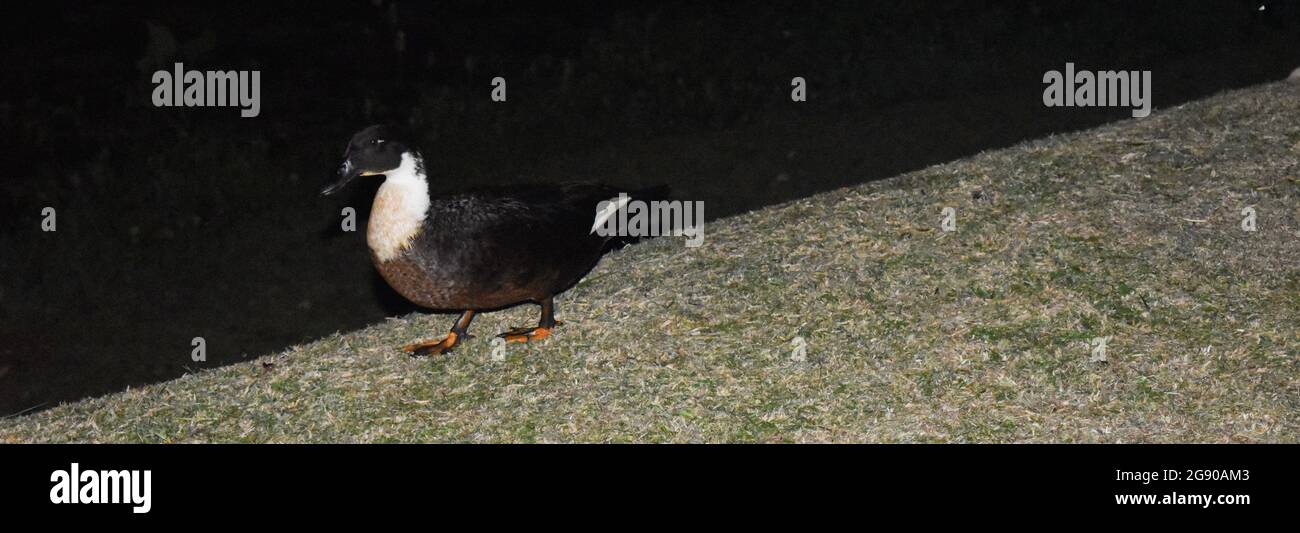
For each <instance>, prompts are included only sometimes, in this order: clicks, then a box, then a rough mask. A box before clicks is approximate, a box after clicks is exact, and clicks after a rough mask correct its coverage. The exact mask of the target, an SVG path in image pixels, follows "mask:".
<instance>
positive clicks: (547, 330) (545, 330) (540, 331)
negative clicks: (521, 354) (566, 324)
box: [497, 296, 560, 342]
mask: <svg viewBox="0 0 1300 533" xmlns="http://www.w3.org/2000/svg"><path fill="white" fill-rule="evenodd" d="M541 304H542V318H541V320H538V321H537V327H535V328H515V329H512V330H510V331H507V332H505V333H502V334H500V335H497V336H498V337H501V338H503V339H505V340H506V342H537V341H540V340H542V339H545V338H547V337H549V336H551V330H552V329H555V326H558V325H560V322H559V321H558V320H555V297H553V296H547V297H546V299H545V300H542V301H541Z"/></svg>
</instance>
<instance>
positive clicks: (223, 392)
mask: <svg viewBox="0 0 1300 533" xmlns="http://www.w3.org/2000/svg"><path fill="white" fill-rule="evenodd" d="M1207 117H1208V118H1207ZM1298 135H1300V89H1298V88H1297V86H1295V85H1290V84H1271V85H1266V86H1261V87H1255V88H1251V89H1247V90H1242V91H1236V92H1232V93H1227V94H1223V95H1219V96H1216V97H1214V98H1210V99H1207V100H1204V101H1200V102H1196V103H1192V104H1188V105H1185V106H1181V107H1179V108H1176V109H1172V110H1165V111H1163V112H1160V113H1157V114H1155V115H1153V116H1152V117H1150V118H1148V119H1144V120H1130V121H1123V122H1120V123H1115V124H1112V125H1108V126H1105V127H1102V128H1098V129H1095V130H1091V131H1087V132H1082V133H1079V134H1073V135H1068V136H1060V137H1053V138H1048V139H1044V140H1039V141H1034V142H1030V143H1025V144H1022V145H1019V146H1015V147H1012V148H1009V149H1005V150H1000V151H995V152H987V153H984V154H981V155H978V156H976V157H972V158H969V159H965V160H961V161H955V162H952V163H948V164H944V165H939V166H935V167H931V168H928V169H924V170H921V171H918V172H915V173H911V174H907V175H903V176H899V177H896V178H893V179H888V180H884V181H879V182H873V183H868V184H864V185H861V186H857V187H853V188H848V189H841V190H837V191H832V192H829V193H826V194H821V195H818V196H814V197H811V198H807V199H803V200H798V201H795V202H792V203H788V204H784V205H779V206H775V207H771V208H768V209H764V210H761V211H757V212H752V213H748V214H744V215H741V216H737V217H732V218H729V219H724V220H719V221H716V222H714V223H712V225H711V226H710V227H709V228H708V233H707V238H706V241H705V245H704V246H703V247H700V248H695V249H688V248H685V247H684V246H683V244H682V242H681V240H680V239H676V240H674V239H659V240H656V241H651V242H647V243H643V244H641V245H638V246H634V247H631V248H629V249H626V250H624V251H621V252H618V253H615V254H613V255H611V256H610V257H607V258H606V259H605V260H604V261H603V262H602V263H601V265H600V266H599V267H597V269H596V271H595V272H593V273H592V275H591V276H590V277H589V278H588V279H587V280H586V281H584V282H583V283H581V284H580V285H579V286H578V287H577V288H575V289H574V290H573V291H571V292H569V293H566V294H564V295H563V296H562V297H561V298H560V300H559V302H558V305H559V307H558V309H559V311H558V313H559V317H560V318H561V319H562V320H564V322H565V324H564V325H563V326H561V327H560V328H559V329H558V331H557V333H556V335H554V336H552V337H551V339H549V340H547V341H546V342H545V343H544V344H542V345H540V346H527V347H518V346H512V347H510V348H509V350H508V353H507V358H506V360H505V361H502V362H496V361H493V360H492V359H491V350H492V346H491V344H490V343H489V342H488V341H487V339H489V338H490V334H491V333H494V332H497V331H502V330H504V329H506V328H507V327H508V326H513V325H523V324H527V323H529V322H532V321H533V320H535V313H536V310H535V309H534V308H531V307H523V308H516V309H512V310H508V311H505V312H500V313H494V314H489V315H484V316H482V317H481V318H480V319H479V320H478V321H477V322H476V323H475V324H474V330H473V331H474V332H475V333H476V334H477V335H478V338H477V339H474V340H471V341H470V342H469V343H467V344H465V345H463V346H462V347H461V348H460V349H459V350H458V351H457V352H456V353H455V354H454V355H451V356H448V357H436V358H432V359H411V358H408V357H406V356H405V355H403V354H402V353H401V352H399V351H398V350H397V347H398V346H401V345H402V344H404V343H407V342H410V341H412V340H415V339H420V338H425V337H429V336H432V335H438V334H441V333H442V332H443V331H444V330H445V329H446V328H447V327H448V325H449V324H450V322H451V320H452V317H449V316H431V315H412V316H408V317H403V318H401V319H395V320H391V321H388V322H386V323H383V324H379V325H375V326H372V327H368V328H365V329H362V330H359V331H354V332H348V333H346V334H338V335H333V336H330V337H328V338H324V339H320V340H318V341H316V342H312V343H309V344H304V345H300V346H297V347H294V348H292V349H289V350H285V351H283V352H281V353H276V354H268V355H266V356H263V357H261V358H259V359H257V360H255V361H251V362H248V363H243V364H237V365H231V366H227V367H223V368H218V369H214V370H209V371H203V372H199V373H196V374H191V375H187V376H184V377H182V378H180V379H177V380H174V381H169V382H165V383H159V384H156V385H152V386H148V387H145V388H140V389H133V390H129V391H126V392H122V393H118V394H113V395H110V396H105V397H101V398H94V399H89V400H85V401H81V402H77V403H71V404H65V405H61V406H58V407H55V408H52V409H49V410H46V411H42V412H39V413H35V414H31V415H27V416H22V417H15V418H9V419H5V420H3V421H0V440H4V441H9V442H33V441H35V442H63V441H91V442H119V441H126V442H193V441H203V442H206V441H220V442H227V441H234V442H299V441H308V442H317V441H322V442H393V441H398V442H410V441H473V442H477V441H488V442H514V441H520V442H571V441H584V442H586V441H596V442H638V441H673V442H697V441H707V442H716V441H753V442H807V441H870V442H1004V441H1016V442H1295V441H1297V440H1300V439H1297V435H1298V434H1300V420H1298V419H1300V416H1298V415H1297V413H1300V364H1298V363H1297V361H1298V360H1300V359H1298V358H1300V333H1298V332H1300V327H1298V326H1297V325H1298V324H1300V297H1298V296H1297V288H1298V287H1300V262H1297V258H1300V220H1298V215H1297V213H1300V183H1297V181H1296V176H1297V175H1300V143H1297V142H1296V141H1295V139H1296V138H1300V137H1297V136H1298ZM1247 205H1249V206H1254V207H1255V209H1256V210H1257V211H1258V213H1259V231H1257V232H1255V233H1246V232H1243V231H1242V230H1241V229H1240V227H1239V222H1240V216H1239V213H1240V210H1241V208H1242V207H1244V206H1247ZM944 207H953V208H955V209H956V210H957V213H958V228H957V231H956V232H953V233H945V232H943V231H941V230H940V229H939V222H940V220H941V214H940V213H941V210H942V209H943V208H944ZM796 336H799V337H802V338H803V339H805V340H806V342H807V357H806V360H803V361H796V360H793V359H792V357H791V353H792V350H793V344H792V339H794V338H795V337H796ZM1103 336H1104V337H1110V341H1109V343H1108V352H1107V357H1106V359H1105V361H1099V360H1094V359H1093V357H1092V355H1093V354H1092V347H1091V340H1092V339H1093V338H1095V337H1103Z"/></svg>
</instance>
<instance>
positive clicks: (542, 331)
mask: <svg viewBox="0 0 1300 533" xmlns="http://www.w3.org/2000/svg"><path fill="white" fill-rule="evenodd" d="M555 325H556V326H558V325H560V322H556V323H555ZM552 329H555V328H554V327H549V328H544V327H541V326H538V327H535V328H514V329H512V330H510V331H507V332H505V333H502V334H500V335H497V336H498V337H501V338H503V339H505V340H506V342H523V343H528V342H538V341H541V340H542V339H545V338H547V337H550V336H551V330H552Z"/></svg>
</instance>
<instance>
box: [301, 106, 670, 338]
mask: <svg viewBox="0 0 1300 533" xmlns="http://www.w3.org/2000/svg"><path fill="white" fill-rule="evenodd" d="M363 176H383V177H384V181H383V183H382V184H381V185H380V186H379V189H378V191H376V193H375V197H374V201H373V204H372V207H371V211H370V218H369V220H368V221H367V224H366V244H367V246H368V247H369V249H370V257H371V260H372V262H373V263H374V266H375V268H376V269H377V270H378V271H379V274H380V275H381V276H382V277H383V278H384V280H385V281H386V282H388V284H389V285H390V286H391V287H392V288H393V289H394V290H395V291H397V293H398V294H401V295H402V297H404V298H406V299H407V300H410V301H411V302H412V303H414V304H416V305H418V306H421V307H424V308H427V309H431V310H435V311H444V312H446V311H450V312H459V313H460V317H459V318H458V319H457V320H456V321H455V323H454V324H453V325H452V327H451V329H450V331H448V333H447V335H445V336H443V337H441V338H435V339H432V340H426V341H420V342H415V343H411V344H407V345H405V346H403V347H402V349H403V350H404V351H405V352H406V353H408V354H410V355H412V356H417V357H418V356H426V355H437V354H443V353H447V352H450V351H452V350H453V349H454V348H456V347H457V346H459V345H460V344H461V343H462V342H463V341H465V340H467V339H469V338H472V336H471V335H470V334H469V327H470V323H471V322H472V321H473V320H474V317H475V315H476V314H478V313H481V312H485V311H493V310H499V309H504V308H509V307H514V306H516V305H521V304H529V303H531V304H535V305H538V306H540V308H541V316H540V318H539V320H538V323H537V326H536V327H524V328H512V329H510V330H509V331H506V332H504V333H501V334H500V335H498V337H501V338H503V339H505V341H506V342H507V343H525V344H526V343H536V342H539V341H542V340H544V339H546V338H548V337H549V336H551V334H552V332H553V331H554V330H555V328H556V327H557V326H559V325H560V324H561V322H560V321H558V320H556V319H555V297H556V295H558V294H560V293H562V292H564V291H566V290H568V289H569V288H571V287H573V286H574V285H576V284H577V283H578V281H579V280H581V279H582V278H583V277H584V276H585V275H586V274H587V273H588V272H590V271H591V270H592V269H593V268H594V267H595V266H596V264H597V263H598V262H599V261H600V259H601V257H602V256H603V255H604V254H605V253H606V252H608V251H609V250H611V249H613V248H615V247H617V246H619V245H622V244H626V240H623V241H622V242H620V239H624V238H620V237H616V236H602V235H600V234H598V233H597V232H595V231H594V228H595V227H596V226H597V225H599V224H601V223H603V222H604V221H605V220H607V219H608V218H609V217H610V216H611V215H613V214H614V213H615V212H616V211H617V210H618V209H621V208H622V207H623V206H624V205H625V204H626V202H627V200H628V198H630V197H632V196H634V195H636V196H654V197H662V196H664V195H666V194H667V188H666V187H664V186H659V187H654V188H651V189H646V190H643V191H639V192H633V193H630V194H628V193H622V194H620V191H619V190H618V189H616V188H615V187H612V186H609V185H605V184H601V183H591V182H570V183H558V184H529V185H509V186H488V187H478V188H474V189H469V190H465V191H462V192H444V188H443V187H442V186H441V185H439V184H430V182H429V177H428V173H427V171H426V167H425V164H424V157H423V155H422V154H421V152H420V151H419V150H418V149H416V148H415V147H413V146H412V145H411V144H409V143H408V142H406V141H405V140H404V138H403V137H402V135H401V134H400V133H399V132H398V131H397V130H396V129H395V128H393V127H390V126H386V125H382V124H378V125H373V126H369V127H366V128H365V129H362V130H361V131H359V132H357V133H356V134H355V135H353V136H352V139H351V140H350V141H349V142H348V145H347V148H346V150H345V151H344V154H343V163H342V165H341V166H340V167H339V171H338V178H337V181H334V182H333V183H331V184H330V185H327V186H326V187H325V188H323V189H322V190H321V194H322V195H326V196H328V195H332V194H336V193H338V192H339V191H340V190H343V189H344V188H345V187H347V186H348V185H349V184H350V183H352V182H353V181H355V180H356V179H357V178H359V177H363ZM611 202H613V203H611Z"/></svg>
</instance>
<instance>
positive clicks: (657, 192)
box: [593, 185, 672, 251]
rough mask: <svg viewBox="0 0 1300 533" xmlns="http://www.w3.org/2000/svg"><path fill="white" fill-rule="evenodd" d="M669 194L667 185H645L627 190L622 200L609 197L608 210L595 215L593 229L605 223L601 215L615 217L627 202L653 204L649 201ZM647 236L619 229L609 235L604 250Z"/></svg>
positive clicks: (669, 189) (647, 236) (667, 197)
mask: <svg viewBox="0 0 1300 533" xmlns="http://www.w3.org/2000/svg"><path fill="white" fill-rule="evenodd" d="M671 195H672V189H671V188H670V187H668V185H655V186H653V187H646V188H644V189H637V190H634V191H630V192H628V193H627V194H626V196H623V197H622V198H621V199H622V200H623V201H622V202H619V201H617V200H619V199H620V198H611V199H610V200H611V201H610V203H609V204H608V205H607V210H608V212H607V213H601V214H600V215H598V216H597V220H596V225H593V231H595V227H596V226H597V225H603V224H604V223H605V220H602V219H601V215H603V218H604V219H611V218H617V216H618V212H619V211H622V210H625V209H627V204H628V203H630V202H632V201H639V202H644V205H654V204H651V202H663V201H668V200H669V198H670V197H671ZM649 237H650V235H630V234H628V233H627V232H625V231H620V232H618V234H616V235H614V236H611V237H610V239H609V241H608V244H607V245H606V250H607V251H608V250H617V249H620V248H622V247H624V246H627V245H629V244H633V243H636V242H639V241H640V240H641V239H645V238H649Z"/></svg>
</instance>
